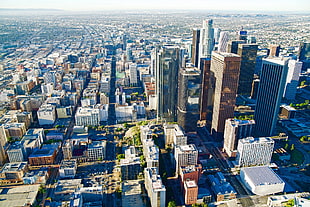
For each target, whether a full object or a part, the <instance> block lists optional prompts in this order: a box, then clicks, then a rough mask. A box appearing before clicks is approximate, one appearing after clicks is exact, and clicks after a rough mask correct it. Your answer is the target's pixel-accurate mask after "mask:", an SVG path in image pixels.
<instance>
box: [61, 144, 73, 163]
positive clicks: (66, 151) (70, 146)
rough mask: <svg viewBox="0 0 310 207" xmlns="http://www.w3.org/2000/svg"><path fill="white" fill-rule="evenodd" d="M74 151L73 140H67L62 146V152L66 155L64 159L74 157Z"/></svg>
mask: <svg viewBox="0 0 310 207" xmlns="http://www.w3.org/2000/svg"><path fill="white" fill-rule="evenodd" d="M72 152H73V144H72V142H70V140H66V141H65V143H63V146H62V153H63V155H64V159H65V160H70V159H71V158H72Z"/></svg>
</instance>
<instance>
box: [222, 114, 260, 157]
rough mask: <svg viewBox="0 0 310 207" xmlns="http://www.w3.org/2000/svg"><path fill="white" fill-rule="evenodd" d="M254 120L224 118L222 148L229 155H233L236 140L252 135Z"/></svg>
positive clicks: (234, 153)
mask: <svg viewBox="0 0 310 207" xmlns="http://www.w3.org/2000/svg"><path fill="white" fill-rule="evenodd" d="M254 125H255V121H254V120H238V119H226V122H225V131H224V150H225V152H226V153H227V154H228V156H229V157H235V156H236V153H237V144H238V140H239V139H241V138H246V137H249V136H252V131H253V128H254Z"/></svg>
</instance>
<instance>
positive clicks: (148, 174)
mask: <svg viewBox="0 0 310 207" xmlns="http://www.w3.org/2000/svg"><path fill="white" fill-rule="evenodd" d="M144 180H145V189H146V191H147V195H148V197H149V199H150V203H151V206H152V207H165V206H166V188H165V186H164V185H163V182H162V180H161V177H160V175H159V172H158V170H157V168H155V167H151V168H145V169H144Z"/></svg>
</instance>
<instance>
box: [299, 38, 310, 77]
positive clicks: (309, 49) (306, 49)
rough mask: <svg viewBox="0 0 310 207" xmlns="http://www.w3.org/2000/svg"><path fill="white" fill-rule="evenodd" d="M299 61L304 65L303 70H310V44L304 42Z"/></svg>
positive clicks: (300, 49)
mask: <svg viewBox="0 0 310 207" xmlns="http://www.w3.org/2000/svg"><path fill="white" fill-rule="evenodd" d="M298 57H299V60H300V61H301V62H302V63H303V64H302V70H303V71H305V70H307V69H308V68H310V42H302V43H300V47H299V54H298Z"/></svg>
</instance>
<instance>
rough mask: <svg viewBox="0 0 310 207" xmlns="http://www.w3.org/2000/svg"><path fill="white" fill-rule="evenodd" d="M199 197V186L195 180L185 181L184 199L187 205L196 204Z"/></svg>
mask: <svg viewBox="0 0 310 207" xmlns="http://www.w3.org/2000/svg"><path fill="white" fill-rule="evenodd" d="M197 197H198V186H197V183H196V182H195V181H194V180H186V181H185V182H184V200H185V205H192V204H195V203H196V201H197Z"/></svg>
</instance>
